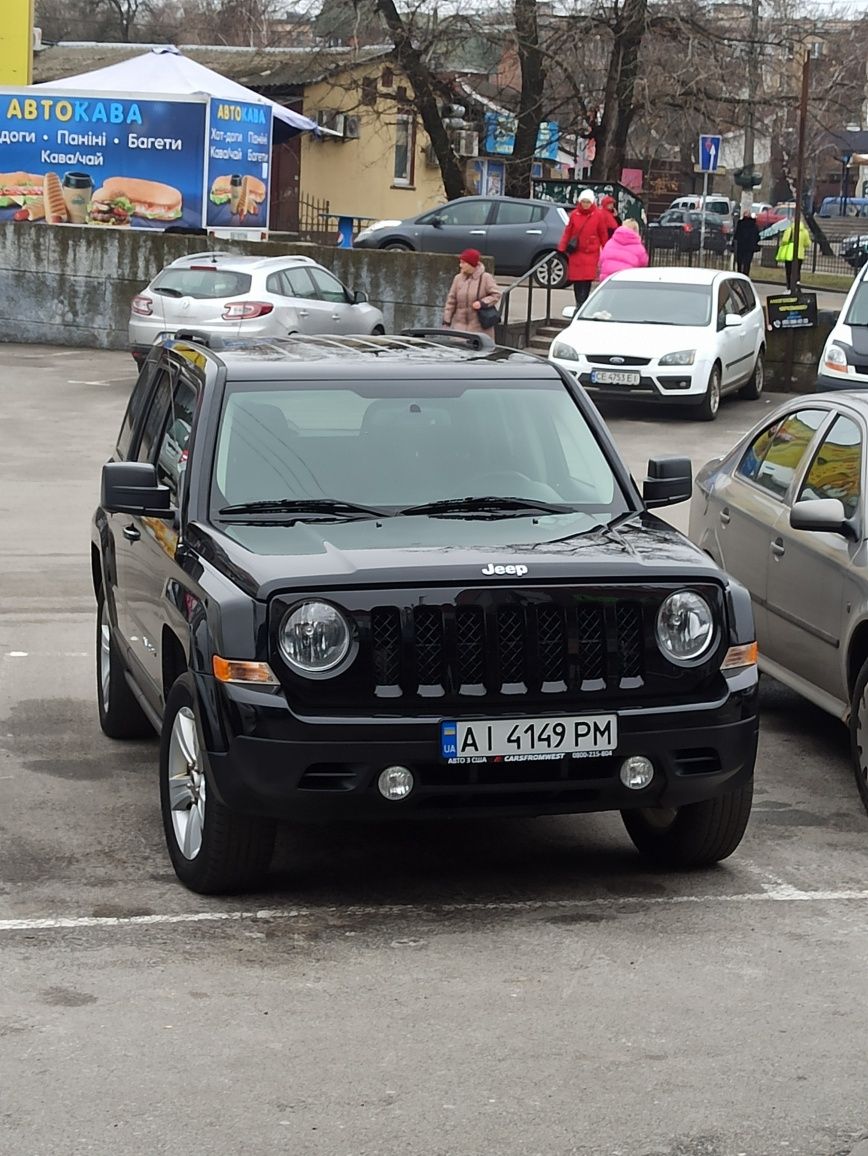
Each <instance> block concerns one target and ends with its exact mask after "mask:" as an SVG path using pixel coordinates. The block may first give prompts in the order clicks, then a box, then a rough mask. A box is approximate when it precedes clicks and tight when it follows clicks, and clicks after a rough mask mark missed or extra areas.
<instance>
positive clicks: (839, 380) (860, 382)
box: [817, 373, 868, 393]
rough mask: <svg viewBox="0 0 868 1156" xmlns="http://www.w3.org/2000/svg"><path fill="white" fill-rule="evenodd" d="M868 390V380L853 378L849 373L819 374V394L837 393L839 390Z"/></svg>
mask: <svg viewBox="0 0 868 1156" xmlns="http://www.w3.org/2000/svg"><path fill="white" fill-rule="evenodd" d="M851 389H868V378H866V377H851V376H850V375H849V374H847V373H818V374H817V393H835V392H837V391H838V390H851Z"/></svg>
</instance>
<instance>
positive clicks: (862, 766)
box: [856, 685, 868, 784]
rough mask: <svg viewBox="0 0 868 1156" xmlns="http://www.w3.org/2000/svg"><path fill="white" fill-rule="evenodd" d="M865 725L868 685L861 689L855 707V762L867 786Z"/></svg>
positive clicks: (867, 722) (867, 721)
mask: <svg viewBox="0 0 868 1156" xmlns="http://www.w3.org/2000/svg"><path fill="white" fill-rule="evenodd" d="M866 724H868V685H866V686H865V688H864V689H863V691H862V695H861V697H860V699H859V703H858V705H857V707H856V760H857V764H858V771H859V775H860V776H861V778H862V779H863V780H864V781H865V783H866V784H868V751H866V749H865V747H866V743H865V730H866Z"/></svg>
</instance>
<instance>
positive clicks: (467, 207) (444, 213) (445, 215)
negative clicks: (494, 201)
mask: <svg viewBox="0 0 868 1156" xmlns="http://www.w3.org/2000/svg"><path fill="white" fill-rule="evenodd" d="M490 209H491V201H464V203H463V204H458V203H455V202H453V204H451V205H446V206H445V207H444V208H442V209H441V210H440V211H439V212H437V213H435V214H434V216H437V217H439V218H440V219H441V221H442V222H443V224H444V225H484V224H485V222H486V221H487V220H488V213H489V210H490Z"/></svg>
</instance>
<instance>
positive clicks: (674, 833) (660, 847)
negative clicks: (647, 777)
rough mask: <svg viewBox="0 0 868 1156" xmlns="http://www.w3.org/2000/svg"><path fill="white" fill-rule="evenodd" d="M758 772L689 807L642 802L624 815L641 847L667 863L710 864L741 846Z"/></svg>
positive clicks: (648, 856)
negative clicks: (649, 805)
mask: <svg viewBox="0 0 868 1156" xmlns="http://www.w3.org/2000/svg"><path fill="white" fill-rule="evenodd" d="M752 801H753V775H751V777H750V779H749V780H748V782H747V783H745V784H744V785H743V786H741V787H737V788H736V789H735V790H734V791H728V792H727V793H726V794H725V795H718V796H717V797H716V798H713V799H703V800H702V802H700V803H688V804H687V805H686V806H684V807H671V808H663V807H640V808H637V809H636V810H633V811H622V812H621V818H622V819H623V821H624V826H625V827H626V828H627V834H628V835H629V836H630V838H631V839H632V840H633V843H634V844H635V846H636V849H637V850H638V851H639V852H640V854H641V855H643V856H644V857H645V858H646V859H649V860H650V861H651V862H652V863H657V864H660V865H662V866H665V867H708V866H710V865H711V864H712V863H719V862H720V860H721V859H726V858H727V857H728V856H729V855H731V854H732V853H733V851H734V850H735V849H736V847H738V845H739V843H740V842H741V840H742V837H743V836H744V832H745V829H746V827H747V823H748V819H749V818H750V809H751V803H752Z"/></svg>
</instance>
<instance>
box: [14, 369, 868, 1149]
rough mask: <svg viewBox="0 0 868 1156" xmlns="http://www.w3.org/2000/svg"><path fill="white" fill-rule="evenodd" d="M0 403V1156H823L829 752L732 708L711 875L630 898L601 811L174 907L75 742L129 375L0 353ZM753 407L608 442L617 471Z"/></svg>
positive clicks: (133, 777) (841, 1138)
mask: <svg viewBox="0 0 868 1156" xmlns="http://www.w3.org/2000/svg"><path fill="white" fill-rule="evenodd" d="M0 375H2V381H3V386H2V392H0V524H2V543H3V548H2V550H0V976H2V983H0V1037H2V1046H0V1152H2V1153H10V1154H14V1156H79V1154H82V1156H83V1154H85V1153H87V1154H94V1153H96V1154H98V1156H103V1154H105V1156H115V1154H123V1156H155V1154H159V1153H173V1154H174V1153H183V1154H184V1156H205V1154H209V1156H211V1154H219V1156H222V1154H226V1156H236V1154H240V1153H251V1154H259V1153H273V1152H287V1153H292V1154H293V1156H568V1154H570V1156H737V1154H743V1156H769V1154H772V1153H787V1154H789V1156H843V1154H844V1153H850V1152H852V1150H853V1148H854V1147H855V1145H856V1144H857V1142H858V1141H859V1139H860V1138H861V1137H864V1136H865V1135H866V1132H865V1131H864V1130H865V1129H866V1127H868V1105H866V1090H865V1089H866V1087H868V1049H866V1046H865V1039H866V1036H868V1003H866V999H865V994H864V992H865V982H864V974H865V960H866V957H868V885H866V882H865V877H866V868H868V856H866V835H868V816H866V815H865V813H864V811H863V809H862V807H861V805H860V803H859V801H858V798H857V794H856V789H855V785H854V783H853V780H852V773H851V771H850V768H849V764H848V757H847V736H846V733H845V731H844V728H843V727H842V726H841V725H840V724H839V723H837V722H835V721H834V720H833V719H831V718H828V717H827V716H825V715H824V714H822V713H821V712H820V711H818V710H817V709H815V708H814V707H812V706H809V705H807V704H805V703H804V702H802V701H801V700H799V699H798V698H797V697H796V696H795V695H793V694H791V693H789V692H788V691H785V690H784V689H782V688H781V687H779V686H776V685H775V684H773V683H771V682H767V683H766V685H765V686H764V688H763V690H762V710H763V723H762V736H761V743H760V757H759V763H758V767H757V790H756V801H755V809H754V816H753V818H752V821H751V824H750V827H749V829H748V834H747V836H746V839H745V841H744V843H743V844H742V847H741V848H740V849H739V851H738V852H737V853H736V854H735V855H734V856H733V857H732V858H731V859H730V860H728V861H727V862H726V863H725V864H723V865H721V866H719V867H717V868H715V869H712V870H705V871H700V872H696V873H690V874H672V873H667V872H665V871H656V870H649V869H648V868H647V867H645V866H643V865H642V863H641V862H640V860H639V859H638V857H637V855H636V854H635V852H634V851H633V849H632V846H631V844H630V843H629V841H628V839H627V836H626V834H625V833H624V832H623V830H622V828H621V824H620V820H619V818H618V817H617V816H616V815H611V816H588V817H579V818H562V817H559V818H548V819H538V820H531V821H527V820H524V821H508V822H507V821H489V822H485V823H483V822H475V821H474V822H469V821H467V822H462V823H455V824H448V825H447V824H431V825H427V826H415V827H413V828H412V829H409V830H404V831H402V830H400V829H396V828H391V829H388V830H381V829H379V828H373V829H372V828H364V829H354V828H346V827H344V828H327V829H325V830H320V831H303V830H297V829H292V828H288V829H287V830H286V831H284V832H283V834H282V838H281V842H280V846H279V851H278V855H277V859H276V864H275V871H274V873H273V876H272V879H271V884H270V886H269V888H268V889H267V890H266V891H265V892H263V893H261V894H258V895H253V896H247V897H244V898H236V899H232V900H225V899H205V898H202V897H200V896H195V895H193V894H191V893H189V892H186V891H185V890H184V889H183V888H182V887H181V886H180V885H179V884H177V883H176V882H175V880H174V876H173V874H172V872H171V869H170V867H169V863H168V859H167V857H166V855H165V852H164V850H163V845H162V832H161V828H160V821H159V813H158V801H157V778H156V769H155V768H156V742H155V741H144V742H138V743H131V744H124V743H114V742H112V741H110V740H109V739H106V738H105V737H103V736H102V734H101V732H100V730H99V727H98V724H97V714H96V703H95V697H94V655H93V641H94V632H95V622H94V602H93V595H92V591H91V578H90V565H89V557H88V550H89V529H88V522H89V518H90V515H91V512H92V509H93V507H94V505H95V503H96V501H97V493H98V484H99V470H100V466H101V464H102V462H103V461H104V460H105V459H106V457H107V456H108V454H109V452H110V449H111V445H112V443H113V439H114V437H115V434H116V431H117V428H118V426H119V423H120V418H121V415H122V412H123V409H124V406H125V404H126V399H127V396H128V393H129V390H130V387H131V385H132V381H133V366H132V362H131V361H130V360H129V359H128V358H126V357H125V356H122V355H120V354H104V353H91V352H84V351H68V350H60V349H43V348H36V347H28V348H24V347H15V346H5V347H2V348H0ZM771 401H772V399H769V400H767V401H763V402H758V403H744V402H740V401H732V402H726V403H725V404H724V406H723V408H722V411H721V415H720V418H719V420H718V421H717V422H716V423H715V424H714V425H712V426H709V425H703V424H700V423H694V422H692V421H690V420H688V419H685V418H681V417H672V416H671V415H668V414H666V413H665V412H663V411H654V412H653V413H648V412H643V411H629V410H628V411H618V412H615V413H613V414H612V415H611V424H612V428H613V430H614V433H615V437H616V439H617V441H618V443H619V445H620V446H621V448H622V450H623V452H624V454H625V455H626V457H627V459H628V462H629V464H630V465H631V467H632V468H633V470H634V473H636V475H637V476H638V477H641V476H642V467H643V464H644V462H645V460H646V459H647V458H648V457H649V456H651V455H654V454H657V453H665V452H669V453H672V452H679V451H682V452H685V453H689V454H690V455H691V457H692V458H693V460H694V463H695V464H699V463H700V462H702V461H704V460H705V458H706V457H708V456H710V455H713V454H714V453H716V452H718V451H719V450H722V449H724V448H726V447H727V446H729V445H730V444H731V442H732V440H734V438H735V437H736V436H737V434H738V433H740V432H741V431H742V430H743V429H745V428H747V426H749V425H750V424H751V423H752V422H753V421H754V420H756V418H757V417H758V415H761V414H762V413H764V412H767V410H768V406H769V405H770V404H771ZM677 515H678V516H677V520H678V522H679V523H680V524H682V525H683V524H684V520H685V517H686V511H685V510H684V509H682V510H679V511H678V512H677ZM674 520H675V519H674Z"/></svg>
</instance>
